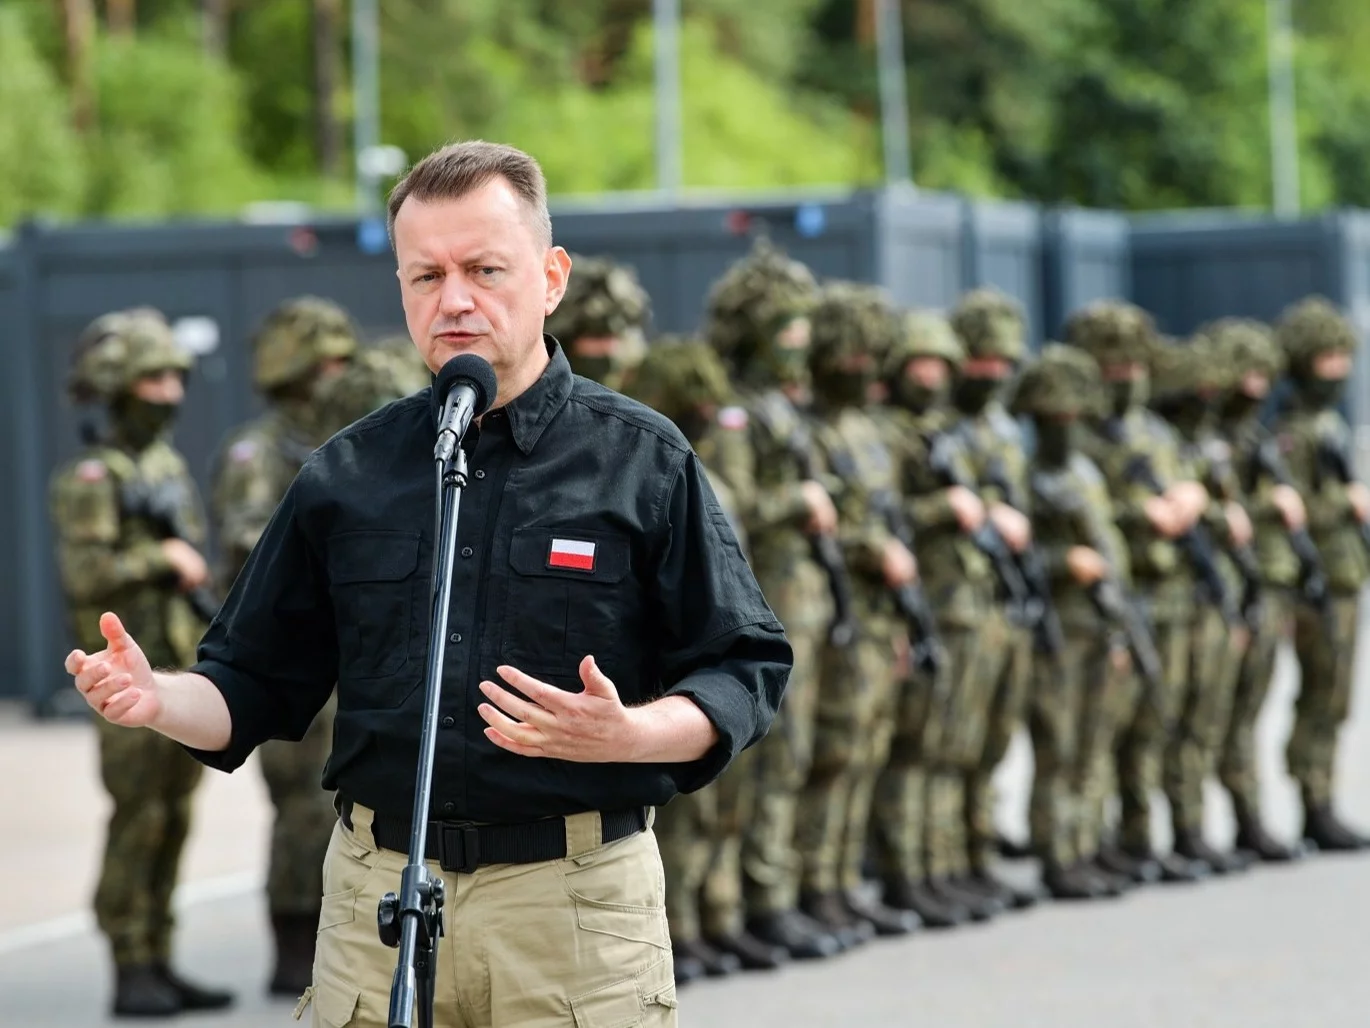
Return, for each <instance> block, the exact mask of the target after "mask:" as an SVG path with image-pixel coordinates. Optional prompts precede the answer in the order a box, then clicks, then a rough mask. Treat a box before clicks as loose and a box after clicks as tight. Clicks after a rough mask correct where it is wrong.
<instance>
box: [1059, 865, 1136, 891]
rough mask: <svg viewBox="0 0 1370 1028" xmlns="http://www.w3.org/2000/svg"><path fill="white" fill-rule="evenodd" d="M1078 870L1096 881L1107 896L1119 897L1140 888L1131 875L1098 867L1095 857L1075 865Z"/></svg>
mask: <svg viewBox="0 0 1370 1028" xmlns="http://www.w3.org/2000/svg"><path fill="white" fill-rule="evenodd" d="M1075 866H1076V867H1078V868H1080V870H1081V871H1083V872H1084V873H1085V874H1086V875H1088V876H1089V877H1090V878H1094V879H1097V880H1098V881H1099V882H1101V883H1102V884H1103V886H1104V888H1105V890H1107V893H1106V894H1107V895H1108V896H1121V895H1123V893H1126V892H1131V891H1132V890H1133V889H1136V888H1138V887H1140V885H1141V883H1140V882H1138V881H1137V879H1135V878H1133V877H1132V876H1131V875H1121V874H1118V873H1117V872H1116V871H1108V870H1105V869H1104V868H1103V867H1101V866H1099V861H1098V858H1097V856H1095V857H1089V858H1085V859H1083V860H1081V861H1079V863H1077V864H1076V865H1075Z"/></svg>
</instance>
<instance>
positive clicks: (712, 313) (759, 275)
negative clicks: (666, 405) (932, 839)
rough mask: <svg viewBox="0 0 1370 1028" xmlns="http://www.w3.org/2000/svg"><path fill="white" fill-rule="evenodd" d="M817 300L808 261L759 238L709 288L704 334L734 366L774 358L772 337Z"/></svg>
mask: <svg viewBox="0 0 1370 1028" xmlns="http://www.w3.org/2000/svg"><path fill="white" fill-rule="evenodd" d="M817 300H818V281H817V280H816V279H815V278H814V275H813V272H811V271H810V270H809V269H808V267H807V266H805V265H804V264H802V263H801V262H799V261H797V260H794V259H793V258H791V257H789V256H787V255H786V254H785V253H784V252H783V251H782V250H780V249H778V248H777V247H776V246H775V245H774V244H773V243H771V242H770V240H768V239H765V238H764V237H758V238H757V239H756V241H755V242H754V243H753V244H752V249H751V252H750V253H748V254H747V256H745V257H743V258H742V259H741V260H739V261H736V262H735V263H733V264H732V265H731V266H730V267H729V268H728V270H727V271H726V272H724V273H723V276H722V277H721V278H719V279H718V281H716V282H715V283H714V285H713V288H712V289H710V291H709V297H708V301H707V305H706V311H705V317H704V321H705V327H704V336H705V338H706V339H707V340H708V342H709V345H710V346H712V347H713V348H714V349H715V350H716V351H718V353H719V355H720V356H722V357H723V359H724V360H725V361H727V362H728V363H729V364H730V365H732V366H733V367H734V368H738V369H741V370H746V369H749V368H751V367H752V366H753V365H754V364H756V363H766V362H769V361H771V360H773V359H774V357H775V353H774V351H775V350H776V349H777V348H776V347H775V346H774V343H775V340H776V337H777V336H778V335H779V334H780V333H781V332H783V331H784V330H785V329H786V327H787V326H789V325H790V324H792V323H793V322H794V321H795V319H796V318H800V317H804V316H806V315H808V314H809V313H810V311H811V310H812V309H813V306H814V304H815V303H816V302H817Z"/></svg>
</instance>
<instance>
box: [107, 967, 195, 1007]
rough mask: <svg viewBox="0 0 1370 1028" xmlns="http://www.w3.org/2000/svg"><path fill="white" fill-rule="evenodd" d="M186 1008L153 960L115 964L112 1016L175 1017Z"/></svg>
mask: <svg viewBox="0 0 1370 1028" xmlns="http://www.w3.org/2000/svg"><path fill="white" fill-rule="evenodd" d="M183 1009H185V1008H184V1007H183V1006H182V1004H181V994H180V992H179V991H177V990H176V989H175V988H174V987H173V986H172V985H171V983H170V982H168V981H167V980H166V979H165V978H163V977H162V975H161V972H160V971H159V969H158V968H157V966H156V965H155V964H134V965H126V966H123V967H118V968H116V969H115V976H114V1006H113V1009H112V1010H111V1013H112V1014H113V1015H114V1016H115V1017H174V1016H175V1015H177V1014H179V1013H180V1012H181V1011H182V1010H183Z"/></svg>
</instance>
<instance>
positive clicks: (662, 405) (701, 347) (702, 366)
mask: <svg viewBox="0 0 1370 1028" xmlns="http://www.w3.org/2000/svg"><path fill="white" fill-rule="evenodd" d="M631 392H632V395H633V397H634V399H637V400H639V401H641V402H642V403H645V404H646V405H647V406H649V407H651V408H652V409H653V410H655V411H657V412H658V413H659V414H662V415H664V416H665V417H667V418H670V419H671V420H672V421H674V422H675V423H676V424H677V425H680V424H683V423H686V422H688V421H689V420H690V418H691V415H693V414H694V413H695V412H697V411H699V410H701V409H705V408H709V407H722V406H724V405H725V404H727V403H728V401H729V399H730V398H731V395H732V390H731V387H730V386H729V384H728V371H727V368H726V367H724V364H723V360H722V358H720V357H719V356H718V354H717V353H716V352H715V351H714V350H713V349H712V348H711V347H710V346H709V345H708V344H707V343H705V342H704V341H703V340H702V339H697V338H687V337H680V336H662V337H661V338H660V339H658V340H656V341H655V342H654V343H653V344H652V345H651V347H650V348H649V349H648V350H647V356H646V357H645V358H644V359H643V361H642V364H641V365H640V366H639V367H638V372H637V375H636V377H635V378H634V380H633V383H632V387H631Z"/></svg>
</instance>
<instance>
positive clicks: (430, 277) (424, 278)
mask: <svg viewBox="0 0 1370 1028" xmlns="http://www.w3.org/2000/svg"><path fill="white" fill-rule="evenodd" d="M437 278H438V275H437V272H434V271H427V272H424V273H423V274H422V275H419V276H418V277H417V278H415V279H414V285H416V286H417V285H423V284H424V283H425V282H435V281H437Z"/></svg>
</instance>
